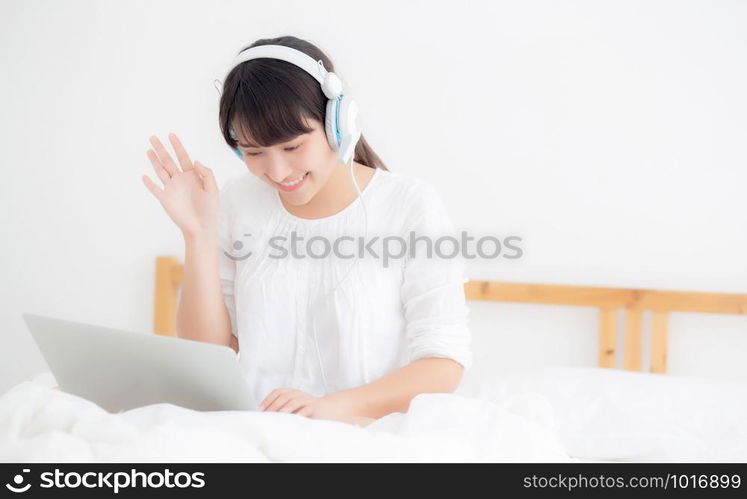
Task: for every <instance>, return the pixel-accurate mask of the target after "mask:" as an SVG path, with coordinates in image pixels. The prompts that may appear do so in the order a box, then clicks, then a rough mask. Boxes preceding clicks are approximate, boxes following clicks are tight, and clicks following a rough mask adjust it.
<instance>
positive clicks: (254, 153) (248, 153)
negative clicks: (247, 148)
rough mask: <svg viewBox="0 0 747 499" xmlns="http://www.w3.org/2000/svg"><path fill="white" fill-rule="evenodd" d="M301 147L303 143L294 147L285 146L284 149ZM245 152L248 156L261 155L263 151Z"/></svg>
mask: <svg viewBox="0 0 747 499" xmlns="http://www.w3.org/2000/svg"><path fill="white" fill-rule="evenodd" d="M299 147H301V144H298V145H297V146H293V147H284V148H283V150H284V151H295V150H296V149H298V148H299ZM244 154H246V155H247V156H259V155H260V154H262V153H261V152H245V153H244Z"/></svg>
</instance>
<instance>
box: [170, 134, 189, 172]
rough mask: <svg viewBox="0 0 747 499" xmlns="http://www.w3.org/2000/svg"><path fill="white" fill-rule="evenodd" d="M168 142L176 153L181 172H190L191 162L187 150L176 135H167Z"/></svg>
mask: <svg viewBox="0 0 747 499" xmlns="http://www.w3.org/2000/svg"><path fill="white" fill-rule="evenodd" d="M169 140H170V141H171V146H172V147H173V148H174V151H176V158H177V159H178V160H179V164H180V165H181V166H182V170H184V171H185V172H186V171H187V170H191V169H192V160H191V159H189V154H187V150H186V149H185V148H184V146H183V145H182V143H181V141H180V140H179V137H177V136H176V134H175V133H173V132H172V133H170V134H169Z"/></svg>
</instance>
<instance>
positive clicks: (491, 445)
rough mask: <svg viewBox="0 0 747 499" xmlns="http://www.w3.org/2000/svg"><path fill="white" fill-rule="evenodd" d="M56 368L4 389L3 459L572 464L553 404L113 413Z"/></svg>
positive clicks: (474, 402) (442, 399)
mask: <svg viewBox="0 0 747 499" xmlns="http://www.w3.org/2000/svg"><path fill="white" fill-rule="evenodd" d="M53 385H54V381H53V378H51V375H50V374H49V373H45V375H44V376H40V377H37V378H36V379H34V380H32V381H25V382H23V383H20V384H18V385H16V386H14V387H13V388H12V389H10V390H9V391H8V392H6V393H5V394H3V395H2V396H0V461H3V462H122V461H130V462H276V461H279V462H517V461H518V462H573V461H574V459H573V458H572V457H570V456H568V455H567V454H566V453H565V451H564V449H563V446H562V444H561V442H560V441H559V439H558V438H557V436H556V435H555V434H554V433H553V432H552V431H551V430H550V429H549V428H548V427H547V426H546V424H547V422H548V419H547V418H548V417H549V414H547V413H546V410H547V405H546V404H544V403H538V402H537V399H532V400H530V399H522V398H521V397H516V398H514V397H510V398H508V399H506V403H495V402H491V401H488V400H483V399H478V398H470V397H465V396H461V395H457V394H421V395H418V396H417V397H415V398H414V399H413V401H412V402H411V405H410V410H409V411H408V412H407V413H406V414H404V413H394V414H390V415H388V416H385V417H383V418H381V419H379V420H377V421H375V422H373V423H371V424H370V425H368V426H366V427H360V426H356V425H352V424H347V423H342V422H336V421H324V420H315V419H309V418H305V417H303V416H298V415H293V414H287V413H277V412H242V411H217V412H198V411H193V410H190V409H185V408H182V407H178V406H175V405H172V404H154V405H149V406H146V407H141V408H138V409H133V410H130V411H125V412H121V413H118V414H112V413H108V412H106V411H104V410H103V409H101V408H100V407H99V406H97V405H95V404H93V403H92V402H89V401H87V400H84V399H82V398H80V397H77V396H74V395H71V394H67V393H64V392H62V391H60V390H55V389H53V388H52V386H53Z"/></svg>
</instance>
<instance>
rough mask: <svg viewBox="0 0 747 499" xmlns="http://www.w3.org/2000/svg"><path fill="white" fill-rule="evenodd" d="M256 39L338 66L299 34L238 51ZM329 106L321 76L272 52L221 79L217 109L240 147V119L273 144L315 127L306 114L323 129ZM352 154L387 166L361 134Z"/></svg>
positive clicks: (248, 131)
mask: <svg viewBox="0 0 747 499" xmlns="http://www.w3.org/2000/svg"><path fill="white" fill-rule="evenodd" d="M258 45H284V46H286V47H291V48H294V49H296V50H300V51H301V52H304V53H305V54H307V55H309V56H311V58H312V59H314V60H315V61H318V60H319V59H321V60H322V62H323V63H324V67H325V69H327V71H334V69H335V68H334V65H333V64H332V61H331V60H330V59H329V58H328V57H327V56H326V55H325V54H324V52H322V51H321V50H320V49H319V48H318V47H316V46H315V45H313V44H311V43H309V42H307V41H305V40H301V39H300V38H296V37H295V36H281V37H278V38H264V39H261V40H257V41H256V42H254V43H252V44H251V45H249V46H248V47H244V48H243V49H241V50H240V51H239V53H241V52H243V51H244V50H247V49H249V48H251V47H256V46H258ZM326 106H327V96H325V95H324V92H323V91H322V88H321V86H320V85H319V82H318V81H317V80H316V79H315V78H314V77H313V76H311V75H310V74H309V73H307V72H306V71H304V70H303V69H301V68H299V67H298V66H296V65H295V64H291V63H289V62H286V61H283V60H279V59H270V58H260V59H252V60H249V61H244V62H242V63H241V64H239V65H238V66H236V67H235V68H233V69H232V70H231V72H230V73H229V74H228V75H227V76H226V81H225V82H223V92H222V94H221V98H220V111H219V121H220V128H221V133H222V134H223V138H224V139H225V141H226V143H227V144H228V145H229V146H230V147H231V148H232V149H236V148H237V147H238V143H237V141H236V139H234V138H233V137H232V136H231V127H232V125H233V124H236V125H237V128H238V129H239V130H240V131H241V135H243V136H244V137H246V138H248V139H251V140H252V142H253V143H255V144H257V145H259V146H262V147H269V146H272V145H274V144H279V143H281V142H287V141H288V140H291V139H293V138H295V137H297V136H298V135H301V134H303V133H309V132H311V131H312V129H311V128H308V127H307V126H306V125H305V124H304V118H305V119H307V120H308V119H314V120H316V121H318V122H319V123H321V126H322V129H323V128H324V115H325V112H326ZM237 133H238V131H237ZM325 137H326V135H325ZM353 160H354V161H356V162H358V163H361V164H363V165H366V166H368V167H371V168H380V169H382V170H388V169H387V167H386V166H385V165H384V162H383V161H382V160H381V158H379V156H378V155H377V154H376V153H375V152H374V150H373V149H371V146H369V145H368V142H366V139H365V138H364V137H363V135H361V137H360V139H359V140H358V143H357V144H356V146H355V154H354V156H353Z"/></svg>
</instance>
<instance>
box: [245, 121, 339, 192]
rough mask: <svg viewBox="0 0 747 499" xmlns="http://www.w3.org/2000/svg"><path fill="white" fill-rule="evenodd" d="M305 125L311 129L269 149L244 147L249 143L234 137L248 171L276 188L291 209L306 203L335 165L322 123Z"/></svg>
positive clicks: (315, 122) (335, 161)
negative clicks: (311, 129) (293, 206)
mask: <svg viewBox="0 0 747 499" xmlns="http://www.w3.org/2000/svg"><path fill="white" fill-rule="evenodd" d="M306 124H307V125H308V126H309V127H313V128H314V130H313V131H311V132H309V133H307V134H303V135H299V136H297V137H296V138H294V139H292V140H289V141H287V142H283V143H280V144H275V145H274V146H270V147H259V146H257V147H247V144H249V142H248V141H246V139H245V138H243V137H242V136H241V135H238V136H237V138H238V141H239V146H238V148H239V150H240V151H241V153H242V155H243V159H244V163H246V166H247V168H249V171H250V172H252V173H253V174H254V175H256V176H257V177H259V178H260V179H262V181H264V182H266V183H268V184H270V185H271V186H272V187H273V188H275V189H277V190H278V191H279V192H280V196H281V197H282V198H283V200H284V201H285V202H286V203H288V204H290V205H295V206H300V205H303V204H306V203H308V202H309V201H310V200H311V199H312V198H313V197H314V196H315V195H316V193H317V192H319V190H320V189H321V188H322V187H323V186H324V184H325V183H326V182H327V179H328V178H329V177H330V175H331V174H332V172H333V171H334V169H335V166H336V164H337V152H336V151H335V150H334V149H332V147H330V145H329V143H328V142H327V136H326V133H325V131H324V127H323V126H322V124H321V123H320V122H318V121H316V120H306ZM235 129H236V130H239V129H240V127H235ZM237 133H240V132H237ZM298 180H300V182H297V183H294V182H296V181H298Z"/></svg>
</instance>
